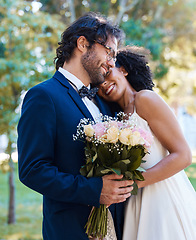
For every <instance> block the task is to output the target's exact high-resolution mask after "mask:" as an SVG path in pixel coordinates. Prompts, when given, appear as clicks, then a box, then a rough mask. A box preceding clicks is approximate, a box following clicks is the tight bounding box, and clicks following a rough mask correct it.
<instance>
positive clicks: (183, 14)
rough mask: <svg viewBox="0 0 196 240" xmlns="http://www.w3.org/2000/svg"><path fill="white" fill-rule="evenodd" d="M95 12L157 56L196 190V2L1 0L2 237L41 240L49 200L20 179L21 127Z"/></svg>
mask: <svg viewBox="0 0 196 240" xmlns="http://www.w3.org/2000/svg"><path fill="white" fill-rule="evenodd" d="M88 11H95V12H101V13H102V14H104V15H106V16H107V17H109V18H110V19H111V20H112V21H113V22H115V23H117V24H118V25H119V26H120V27H121V28H122V29H123V30H124V31H125V33H126V41H125V45H137V46H143V47H145V48H147V49H149V50H150V51H151V59H150V62H149V65H150V67H151V69H152V71H153V73H154V81H155V84H156V91H157V92H158V93H159V94H160V95H161V96H162V97H163V98H164V99H165V101H166V102H167V103H168V104H169V105H170V106H171V107H172V109H173V111H174V112H175V114H176V116H177V119H178V121H179V123H180V125H181V127H182V130H183V132H184V135H185V137H186V139H187V141H188V143H189V145H190V147H191V150H192V153H193V164H192V165H191V166H190V167H188V168H187V169H186V173H187V175H188V177H189V179H190V181H191V182H192V184H193V186H194V188H195V189H196V1H195V0H83V1H79V0H40V1H39V0H37V1H30V0H29V1H28V0H27V1H24V0H14V1H13V0H0V240H5V239H9V240H40V239H42V237H41V221H42V213H41V210H42V197H41V196H40V195H39V194H37V193H35V192H33V191H31V190H30V189H28V188H26V187H25V186H24V185H22V184H21V183H20V182H19V180H18V174H17V151H16V140H17V134H16V126H17V123H18V120H19V117H20V108H21V102H22V99H23V97H24V94H25V92H26V91H27V90H28V89H29V88H30V87H32V86H34V85H35V84H37V83H39V82H40V81H43V80H46V79H48V78H50V77H51V76H52V75H53V73H54V72H55V67H54V64H53V59H54V57H55V50H56V48H57V43H58V41H59V40H60V36H61V33H62V32H63V31H64V30H65V28H67V27H68V26H69V25H70V24H71V23H72V22H73V21H74V20H75V19H76V18H78V17H80V16H81V15H82V14H84V13H85V12H88ZM37 114H39V113H37ZM65 224H66V223H65Z"/></svg>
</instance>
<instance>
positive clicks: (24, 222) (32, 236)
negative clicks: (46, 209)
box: [0, 165, 42, 240]
mask: <svg viewBox="0 0 196 240" xmlns="http://www.w3.org/2000/svg"><path fill="white" fill-rule="evenodd" d="M0 183H1V184H0V196H1V198H0V240H41V239H42V235H41V228H42V226H41V225H42V196H41V195H40V194H38V193H36V192H34V191H32V190H30V189H29V188H27V187H25V186H24V185H23V184H22V183H21V182H20V181H19V179H18V174H17V165H16V171H15V184H16V224H9V225H8V224H7V212H8V210H7V209H8V174H2V173H1V172H0Z"/></svg>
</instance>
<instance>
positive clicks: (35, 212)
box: [0, 157, 196, 240]
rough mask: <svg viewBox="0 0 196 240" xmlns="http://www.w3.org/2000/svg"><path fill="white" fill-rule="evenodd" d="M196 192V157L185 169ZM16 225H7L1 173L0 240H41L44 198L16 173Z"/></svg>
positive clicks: (5, 191)
mask: <svg viewBox="0 0 196 240" xmlns="http://www.w3.org/2000/svg"><path fill="white" fill-rule="evenodd" d="M185 171H186V173H187V175H188V177H189V179H190V181H191V183H192V184H193V187H194V188H195V190H196V157H195V159H194V163H193V164H192V165H191V166H189V167H188V168H186V169H185ZM15 183H16V224H13V225H8V224H7V209H8V174H2V173H1V172H0V240H41V239H42V236H41V228H42V227H41V224H42V197H41V195H40V194H38V193H36V192H34V191H32V190H30V189H29V188H27V187H25V186H24V185H23V184H22V183H21V182H20V181H19V180H18V175H17V166H16V173H15Z"/></svg>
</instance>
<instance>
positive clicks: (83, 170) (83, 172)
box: [80, 166, 88, 176]
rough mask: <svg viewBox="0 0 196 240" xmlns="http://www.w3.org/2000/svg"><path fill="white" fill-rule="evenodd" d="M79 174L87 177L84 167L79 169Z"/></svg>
mask: <svg viewBox="0 0 196 240" xmlns="http://www.w3.org/2000/svg"><path fill="white" fill-rule="evenodd" d="M80 173H81V175H82V176H86V175H87V173H88V172H87V170H86V166H82V167H81V168H80Z"/></svg>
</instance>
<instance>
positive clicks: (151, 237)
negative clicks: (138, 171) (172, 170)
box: [123, 112, 196, 240]
mask: <svg viewBox="0 0 196 240" xmlns="http://www.w3.org/2000/svg"><path fill="white" fill-rule="evenodd" d="M132 117H134V118H135V119H136V121H137V125H138V126H139V127H141V128H143V129H145V130H148V131H151V130H150V128H149V126H148V123H147V122H146V121H145V120H144V119H142V118H141V117H140V116H139V115H138V114H137V113H136V112H134V113H133V115H132V116H131V118H132ZM167 154H168V153H167V151H166V149H164V148H163V147H162V145H161V144H160V142H159V141H158V139H157V138H156V137H155V136H154V143H153V145H152V146H151V152H150V154H147V155H146V156H145V157H144V160H146V162H145V163H143V164H142V167H143V168H145V169H148V168H150V167H152V166H153V165H155V164H156V163H158V162H159V161H160V160H161V159H162V158H164V157H165V156H166V155H167ZM123 240H196V192H195V190H194V188H193V187H192V185H191V183H190V181H189V179H188V177H187V176H186V174H185V172H184V171H181V172H179V173H177V174H175V175H174V176H172V177H170V178H168V179H165V180H163V181H160V182H157V183H155V184H152V185H149V186H146V187H144V188H142V189H139V191H138V194H137V195H136V196H131V197H130V198H129V200H128V202H127V206H126V210H125V222H124V231H123Z"/></svg>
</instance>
